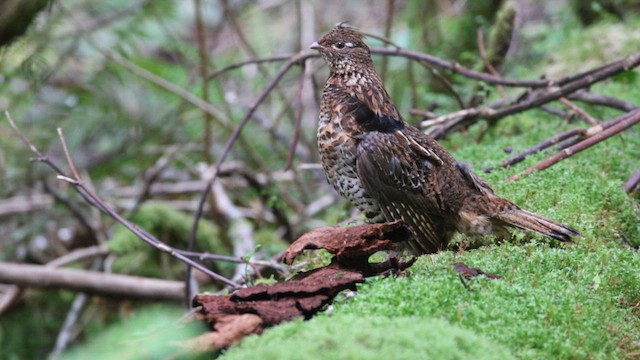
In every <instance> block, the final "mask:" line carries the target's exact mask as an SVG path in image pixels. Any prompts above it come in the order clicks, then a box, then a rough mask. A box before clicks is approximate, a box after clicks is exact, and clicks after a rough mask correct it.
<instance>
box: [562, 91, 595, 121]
mask: <svg viewBox="0 0 640 360" xmlns="http://www.w3.org/2000/svg"><path fill="white" fill-rule="evenodd" d="M558 100H559V101H560V102H561V103H563V104H564V105H565V106H566V107H568V108H569V109H571V110H572V111H575V112H576V113H577V114H578V115H580V116H581V117H582V118H583V119H585V120H587V122H588V123H589V124H591V125H593V126H595V125H598V124H600V121H598V120H597V119H596V118H594V117H593V116H591V114H589V113H588V112H586V111H585V110H584V109H582V108H581V107H579V106H578V105H576V104H574V103H572V102H571V101H569V99H567V98H566V97H561V98H560V99H558Z"/></svg>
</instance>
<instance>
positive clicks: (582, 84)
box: [414, 54, 640, 138]
mask: <svg viewBox="0 0 640 360" xmlns="http://www.w3.org/2000/svg"><path fill="white" fill-rule="evenodd" d="M638 65H640V54H637V55H634V56H629V57H627V58H625V59H624V60H623V61H616V62H613V63H611V65H610V66H607V67H600V68H599V69H600V70H599V71H595V72H588V75H587V76H585V77H582V78H576V79H575V80H574V81H572V82H566V83H564V84H563V85H561V86H555V87H550V88H546V89H540V90H536V91H533V92H531V93H530V94H528V96H527V100H525V101H520V102H518V103H516V104H513V105H509V106H505V107H501V108H492V107H490V106H485V107H483V108H479V109H478V108H472V109H465V110H462V111H459V112H455V113H452V114H447V115H443V116H441V117H438V118H435V119H430V120H426V121H425V122H423V123H422V126H433V125H436V124H440V126H439V127H438V128H437V129H435V128H434V129H431V130H430V133H431V135H432V136H433V137H435V138H440V137H442V136H444V135H446V134H448V133H449V132H451V131H452V130H453V129H455V128H457V127H460V126H468V125H471V124H472V123H474V122H475V121H477V120H478V119H487V120H496V119H499V118H502V117H505V116H507V115H512V114H515V113H518V112H522V111H524V110H528V109H532V108H535V107H539V106H541V105H543V104H546V103H548V102H551V101H554V100H557V99H559V98H561V97H564V96H566V95H569V94H571V93H573V92H575V91H577V90H579V89H582V88H586V87H589V86H590V85H593V84H594V83H597V82H599V81H602V80H604V79H608V78H610V77H612V76H614V75H616V74H618V73H620V72H622V71H625V70H628V69H630V68H634V67H636V66H638ZM414 113H415V112H414Z"/></svg>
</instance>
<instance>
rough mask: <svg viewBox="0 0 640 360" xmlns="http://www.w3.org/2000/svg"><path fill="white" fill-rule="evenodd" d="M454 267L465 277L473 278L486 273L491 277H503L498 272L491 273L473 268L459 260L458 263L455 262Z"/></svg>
mask: <svg viewBox="0 0 640 360" xmlns="http://www.w3.org/2000/svg"><path fill="white" fill-rule="evenodd" d="M453 268H454V269H455V270H456V272H457V273H458V274H460V275H461V276H463V277H465V278H471V277H474V276H479V275H484V276H486V277H488V278H490V279H501V278H502V276H501V275H498V274H490V273H486V272H484V271H482V270H480V269H476V268H472V267H469V266H468V265H467V264H465V263H461V262H457V263H453Z"/></svg>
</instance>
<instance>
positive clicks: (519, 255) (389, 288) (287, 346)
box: [223, 113, 640, 359]
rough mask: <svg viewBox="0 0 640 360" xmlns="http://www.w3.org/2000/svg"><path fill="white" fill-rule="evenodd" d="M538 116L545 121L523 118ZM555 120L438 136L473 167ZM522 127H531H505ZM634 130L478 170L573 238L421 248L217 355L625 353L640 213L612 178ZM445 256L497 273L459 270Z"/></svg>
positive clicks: (635, 321)
mask: <svg viewBox="0 0 640 360" xmlns="http://www.w3.org/2000/svg"><path fill="white" fill-rule="evenodd" d="M536 121H546V122H548V124H549V125H550V126H546V127H545V126H537V127H529V126H530V123H531V122H536ZM558 123H559V122H558V121H557V120H553V119H549V116H548V115H544V116H540V114H539V113H532V114H528V115H521V116H517V117H514V118H511V119H508V120H504V121H503V122H502V123H501V124H500V125H499V126H498V127H497V128H496V129H493V130H492V131H491V132H490V133H489V134H488V136H489V137H493V138H491V139H487V140H486V141H485V144H486V145H484V144H483V145H478V144H474V143H471V144H469V143H468V141H465V139H468V138H469V137H471V136H472V135H473V134H472V133H470V134H467V136H466V137H462V136H456V137H454V138H453V139H451V142H455V143H456V144H457V146H456V145H454V146H451V145H452V143H451V142H450V143H449V144H447V145H449V147H456V148H457V149H456V155H457V157H458V158H461V159H465V158H466V159H469V160H470V161H473V163H474V164H477V165H479V166H476V169H478V168H482V167H484V166H486V165H494V164H495V163H496V161H497V160H499V159H502V158H504V157H506V156H508V155H506V154H504V152H502V148H504V147H505V146H514V147H518V148H524V147H527V146H530V145H533V144H535V143H536V142H537V141H538V140H541V139H542V138H544V137H545V136H550V135H551V134H553V133H554V132H555V131H556V130H557V128H556V127H557V126H558ZM575 125H576V124H574V125H573V126H575ZM569 126H572V125H569ZM520 127H522V128H530V129H532V130H531V131H520V132H518V131H514V129H516V128H520ZM540 129H543V130H540ZM544 129H546V130H544ZM472 132H473V131H472ZM536 135H539V136H536ZM639 139H640V137H639V136H634V135H632V134H628V135H625V136H624V137H623V138H616V139H611V140H609V141H607V142H605V143H603V144H600V145H598V146H597V147H596V148H593V149H590V150H588V151H586V152H584V153H582V154H578V155H576V156H574V157H572V158H570V159H567V160H565V161H564V162H562V163H560V164H558V165H556V166H554V167H552V168H550V169H548V170H545V171H543V172H539V173H535V174H533V175H532V176H529V177H526V178H524V179H523V180H521V181H518V182H512V183H504V182H502V181H501V179H504V178H506V177H508V176H509V175H510V174H513V173H515V172H518V171H521V169H524V168H526V167H527V166H529V165H531V164H533V163H535V162H537V161H539V160H540V159H542V158H544V157H545V156H548V155H549V154H548V153H545V154H540V155H538V156H535V157H533V158H532V159H530V160H527V162H526V164H520V165H518V166H517V168H513V169H507V170H496V171H494V172H492V173H491V174H483V176H485V177H486V178H488V179H490V181H491V182H492V183H493V184H494V188H495V189H496V191H497V192H498V193H499V194H501V195H503V196H505V197H508V198H510V199H512V200H513V201H515V202H516V203H518V204H519V205H521V206H523V207H525V208H528V209H531V210H534V211H537V212H540V213H543V214H545V215H547V216H550V217H552V218H555V219H558V220H561V221H563V222H565V223H567V224H571V225H572V226H575V227H576V228H577V229H579V230H580V232H581V233H582V234H583V236H582V237H580V238H578V239H577V241H576V242H575V243H574V244H558V243H557V242H551V241H547V240H546V239H542V238H540V237H537V236H532V235H531V234H528V233H524V232H515V233H514V243H508V242H507V243H501V244H489V245H487V246H485V247H482V248H479V249H476V250H468V251H463V252H458V253H454V252H443V253H439V254H434V255H426V256H422V257H421V258H420V259H419V261H418V262H417V263H416V264H415V265H414V266H413V267H411V268H410V270H409V271H408V273H407V275H406V276H403V277H386V278H374V279H370V280H369V281H367V283H365V284H364V285H362V286H360V287H359V289H358V293H357V296H355V297H353V298H350V299H349V300H346V301H338V302H337V303H336V304H335V305H334V306H333V309H332V311H331V313H330V314H321V315H319V316H318V317H316V318H314V319H311V320H310V321H306V322H303V321H298V322H294V323H290V324H286V325H282V326H278V327H275V328H273V329H269V330H267V331H266V332H265V334H264V335H263V336H261V337H258V336H253V337H250V338H248V339H246V340H245V341H244V342H243V343H242V344H241V345H240V346H238V347H237V348H233V349H231V350H229V352H228V353H226V354H225V355H224V356H223V358H226V357H229V358H255V357H260V358H273V359H275V358H298V357H304V358H308V359H332V358H347V359H348V358H354V359H356V358H358V359H360V358H365V359H366V358H438V359H439V358H451V359H454V358H457V359H463V358H483V356H492V354H500V355H499V356H498V358H508V357H509V356H515V357H517V358H523V359H539V358H633V357H634V356H635V355H634V354H638V351H640V347H639V346H638V342H637V341H638V340H639V339H640V329H639V327H640V317H639V316H640V311H639V310H638V306H639V304H638V297H639V296H640V272H638V271H637V270H638V268H640V258H639V257H638V254H637V252H636V251H635V250H633V248H632V247H630V246H629V243H631V244H634V245H637V244H638V243H640V236H639V233H640V229H639V228H638V227H639V225H638V224H639V222H640V213H639V212H638V203H637V201H635V200H633V199H631V198H629V197H628V196H627V194H625V193H624V191H623V189H622V187H621V185H622V182H623V181H624V180H625V179H626V177H628V176H629V175H630V174H631V170H633V166H638V164H637V159H638V158H640V157H638V156H635V157H634V156H632V154H637V153H638V149H640V140H639ZM517 150H520V149H517ZM634 159H635V163H634ZM454 262H464V263H466V264H467V265H469V266H472V267H477V268H480V269H482V270H484V271H486V272H490V273H496V274H499V275H501V276H502V278H501V279H497V280H492V279H488V278H486V277H477V278H473V279H470V280H467V279H461V278H460V276H459V275H458V274H457V273H456V272H455V271H454V269H453V267H452V265H451V264H452V263H454ZM363 339H365V340H366V341H365V340H363ZM452 339H458V340H455V341H454V340H452ZM460 339H463V340H460ZM471 343H473V344H477V343H482V345H481V346H482V347H476V346H475V345H474V346H467V345H469V344H471ZM372 344H375V346H372ZM478 346H480V345H478ZM436 348H437V350H436ZM296 349H297V350H296ZM407 349H409V350H407ZM489 349H491V350H489ZM405 350H407V351H406V352H405ZM412 356H413V357H412Z"/></svg>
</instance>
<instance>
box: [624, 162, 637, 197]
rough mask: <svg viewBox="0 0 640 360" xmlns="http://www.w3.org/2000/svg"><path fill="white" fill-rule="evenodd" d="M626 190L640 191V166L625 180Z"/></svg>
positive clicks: (631, 191) (629, 191)
mask: <svg viewBox="0 0 640 360" xmlns="http://www.w3.org/2000/svg"><path fill="white" fill-rule="evenodd" d="M624 190H625V191H626V192H628V193H640V168H638V169H637V170H636V171H635V172H634V173H633V174H632V175H631V176H630V177H629V179H628V180H627V181H625V183H624Z"/></svg>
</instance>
